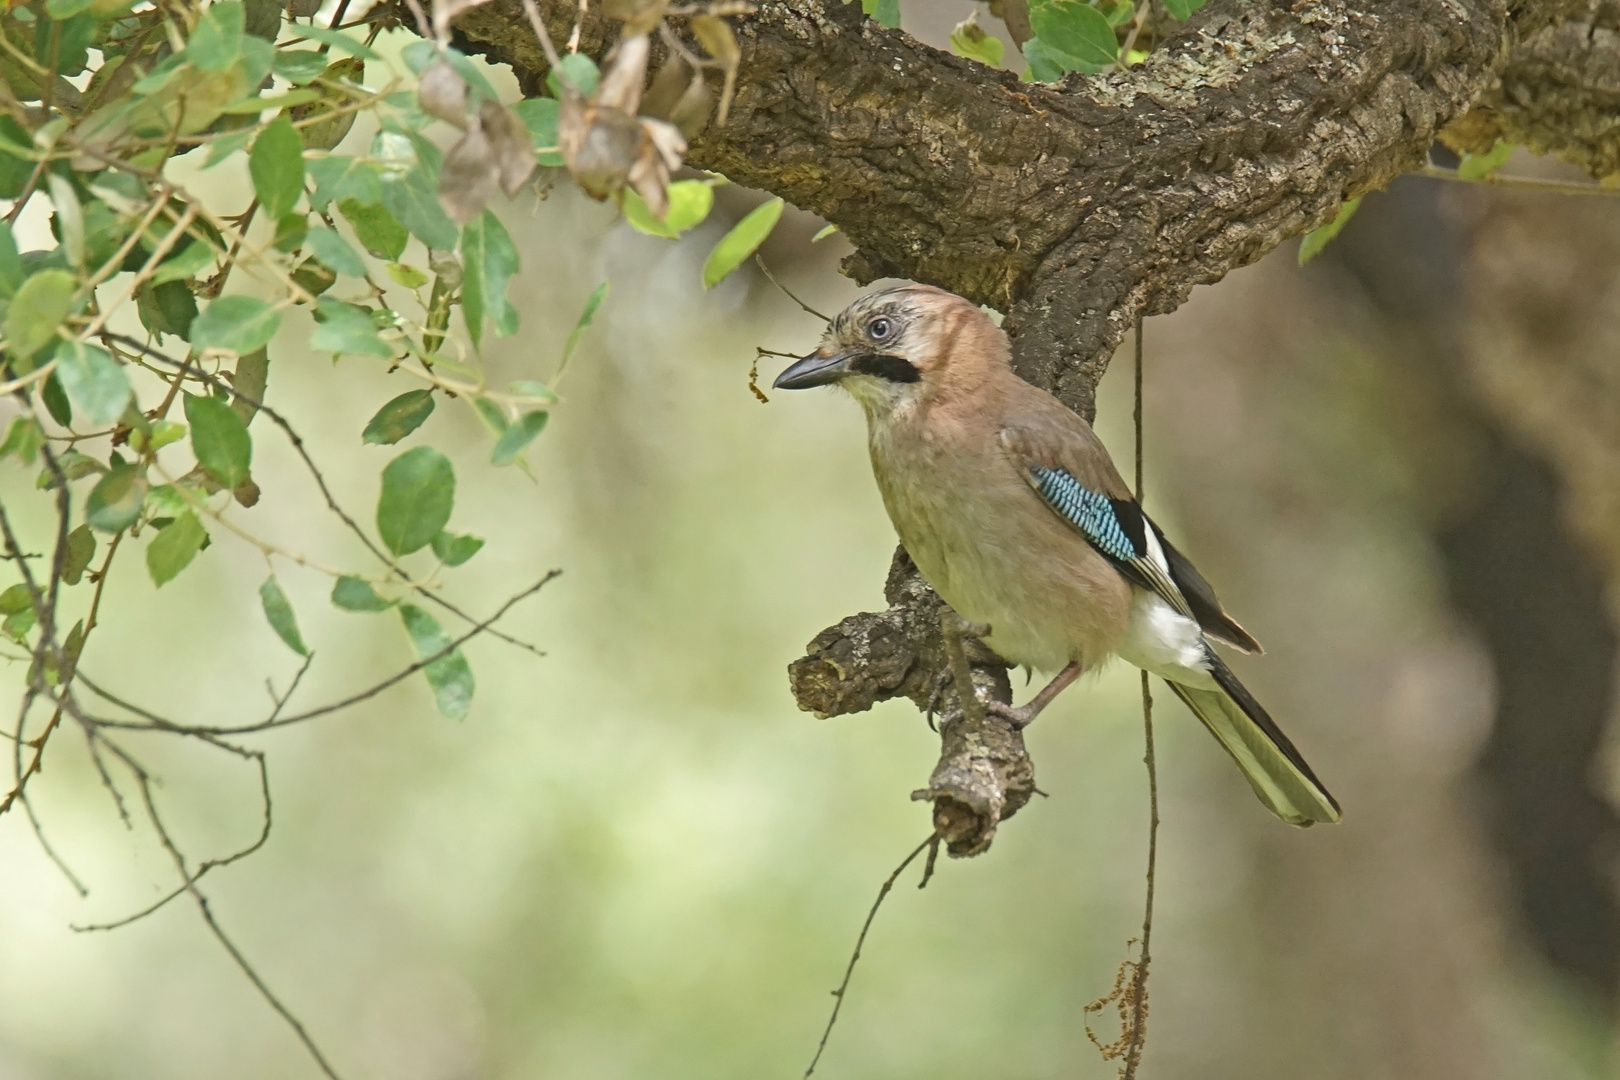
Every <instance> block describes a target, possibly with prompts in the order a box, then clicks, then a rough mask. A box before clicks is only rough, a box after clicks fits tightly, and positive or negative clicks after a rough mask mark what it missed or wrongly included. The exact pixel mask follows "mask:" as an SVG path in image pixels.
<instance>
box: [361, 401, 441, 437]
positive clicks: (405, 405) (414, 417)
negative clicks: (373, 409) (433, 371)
mask: <svg viewBox="0 0 1620 1080" xmlns="http://www.w3.org/2000/svg"><path fill="white" fill-rule="evenodd" d="M432 415H433V391H431V390H407V391H406V392H405V393H403V394H401V395H399V397H397V398H395V399H394V400H392V401H390V402H389V403H388V404H386V405H384V406H383V407H382V408H380V409H378V410H377V415H376V416H373V417H372V418H371V422H370V423H369V424H367V425H366V430H365V431H363V432H361V433H360V441H361V442H362V443H369V444H372V445H382V446H392V445H393V444H394V443H397V442H399V440H401V439H403V438H404V437H405V436H407V435H409V434H410V433H411V432H413V431H415V430H416V429H417V428H419V427H421V426H422V422H423V421H424V420H426V419H427V418H428V417H430V416H432Z"/></svg>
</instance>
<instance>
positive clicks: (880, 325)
mask: <svg viewBox="0 0 1620 1080" xmlns="http://www.w3.org/2000/svg"><path fill="white" fill-rule="evenodd" d="M893 330H894V324H893V323H891V322H890V321H889V320H888V319H873V320H872V322H871V324H870V325H869V326H867V328H866V333H867V336H868V337H870V338H871V339H872V340H873V341H882V340H883V339H884V338H886V337H888V336H889V334H890V333H891V332H892V331H893Z"/></svg>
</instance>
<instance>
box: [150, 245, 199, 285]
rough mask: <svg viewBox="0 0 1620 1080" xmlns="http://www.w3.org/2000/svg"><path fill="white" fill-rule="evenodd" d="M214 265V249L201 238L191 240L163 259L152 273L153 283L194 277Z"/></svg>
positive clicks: (158, 283) (160, 283) (159, 283)
mask: <svg viewBox="0 0 1620 1080" xmlns="http://www.w3.org/2000/svg"><path fill="white" fill-rule="evenodd" d="M212 265H214V249H213V248H212V247H210V246H208V245H207V244H205V243H204V242H203V241H201V240H193V241H192V242H191V243H189V244H187V245H186V246H185V247H183V248H181V249H180V250H179V251H178V252H176V253H175V254H174V255H172V256H170V257H169V258H168V259H166V260H164V261H163V262H162V263H161V264H160V265H159V266H158V268H157V270H155V271H154V272H153V273H152V277H151V279H150V280H151V282H152V284H153V285H162V284H163V283H165V282H168V281H184V280H186V279H187V278H194V277H196V276H197V275H199V274H201V273H202V272H203V271H204V270H206V269H208V268H209V267H210V266H212Z"/></svg>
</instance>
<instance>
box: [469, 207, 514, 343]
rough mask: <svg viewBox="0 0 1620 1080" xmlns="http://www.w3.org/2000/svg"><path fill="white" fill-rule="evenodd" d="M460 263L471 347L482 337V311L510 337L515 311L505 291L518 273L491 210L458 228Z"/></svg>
mask: <svg viewBox="0 0 1620 1080" xmlns="http://www.w3.org/2000/svg"><path fill="white" fill-rule="evenodd" d="M461 262H462V277H461V314H462V317H463V318H464V319H465V320H466V322H467V335H468V336H469V337H471V338H472V341H473V347H474V348H477V347H478V346H479V345H480V343H481V342H482V340H483V336H484V315H485V314H486V313H487V314H488V315H489V317H490V320H491V321H492V322H494V324H495V333H497V334H499V335H500V336H501V337H510V336H511V335H512V334H514V333H515V332H516V331H517V327H518V313H517V309H516V308H515V307H513V306H512V302H511V301H510V300H508V299H507V296H506V290H507V286H508V285H509V284H510V283H511V281H512V278H513V277H514V276H515V275H516V274H517V272H518V253H517V248H516V247H515V246H513V244H512V237H511V236H510V235H509V234H508V233H507V231H506V226H504V225H502V224H501V222H500V219H499V218H497V217H496V216H495V214H494V212H493V211H490V210H485V211H484V212H483V213H482V214H480V215H479V216H478V217H475V218H473V219H472V220H471V221H469V222H467V224H466V226H465V227H464V228H463V229H462V231H461Z"/></svg>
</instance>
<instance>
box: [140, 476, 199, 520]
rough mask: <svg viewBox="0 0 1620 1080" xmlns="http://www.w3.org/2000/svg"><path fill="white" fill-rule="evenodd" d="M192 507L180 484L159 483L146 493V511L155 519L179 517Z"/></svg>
mask: <svg viewBox="0 0 1620 1080" xmlns="http://www.w3.org/2000/svg"><path fill="white" fill-rule="evenodd" d="M190 509H191V504H190V503H189V502H187V501H186V497H185V496H184V495H182V494H180V488H179V486H178V485H175V484H159V485H158V486H157V487H155V488H152V489H151V490H150V491H148V492H147V493H146V513H147V516H149V517H151V518H153V519H157V518H177V517H179V516H180V515H181V514H183V513H185V512H186V511H187V510H190Z"/></svg>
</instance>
